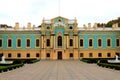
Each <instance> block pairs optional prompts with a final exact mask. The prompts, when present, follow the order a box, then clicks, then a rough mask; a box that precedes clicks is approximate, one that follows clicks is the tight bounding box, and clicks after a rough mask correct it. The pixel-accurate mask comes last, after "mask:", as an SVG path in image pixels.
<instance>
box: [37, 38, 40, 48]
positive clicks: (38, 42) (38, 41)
mask: <svg viewBox="0 0 120 80" xmlns="http://www.w3.org/2000/svg"><path fill="white" fill-rule="evenodd" d="M39 46H40V40H39V39H36V47H39Z"/></svg>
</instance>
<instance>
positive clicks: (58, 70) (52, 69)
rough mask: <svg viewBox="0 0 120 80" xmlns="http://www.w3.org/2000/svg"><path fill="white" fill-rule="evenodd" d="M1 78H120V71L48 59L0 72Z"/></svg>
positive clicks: (59, 79) (66, 79)
mask: <svg viewBox="0 0 120 80" xmlns="http://www.w3.org/2000/svg"><path fill="white" fill-rule="evenodd" d="M0 80H120V71H117V70H113V69H107V68H102V67H99V66H97V65H96V64H87V63H84V62H81V61H79V60H56V61H52V60H50V61H48V60H47V61H39V62H37V63H34V64H25V66H23V67H21V68H18V69H15V70H11V71H8V72H3V73H0Z"/></svg>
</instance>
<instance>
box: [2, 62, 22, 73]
mask: <svg viewBox="0 0 120 80" xmlns="http://www.w3.org/2000/svg"><path fill="white" fill-rule="evenodd" d="M23 65H24V64H12V65H8V66H0V72H2V71H3V72H5V71H8V70H12V69H16V68H19V67H22V66H23Z"/></svg>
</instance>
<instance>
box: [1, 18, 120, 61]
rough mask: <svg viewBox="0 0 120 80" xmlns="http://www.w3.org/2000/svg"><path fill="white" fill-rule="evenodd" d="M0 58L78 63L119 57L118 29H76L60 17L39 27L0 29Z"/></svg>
mask: <svg viewBox="0 0 120 80" xmlns="http://www.w3.org/2000/svg"><path fill="white" fill-rule="evenodd" d="M0 54H4V56H5V58H6V59H31V58H37V59H52V60H56V59H80V58H114V57H115V55H116V54H117V55H118V56H119V57H120V27H118V24H117V23H116V24H114V25H113V26H111V27H110V28H106V27H103V28H100V27H97V24H96V23H95V24H94V26H93V27H91V24H90V23H89V24H88V25H87V26H85V25H84V27H78V23H77V20H76V19H67V18H63V17H61V16H58V17H56V18H53V19H51V20H45V19H43V20H42V24H41V25H40V26H39V27H35V26H31V23H28V25H27V27H23V28H22V27H20V26H19V23H16V24H15V27H0Z"/></svg>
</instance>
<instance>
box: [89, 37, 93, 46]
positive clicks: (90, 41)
mask: <svg viewBox="0 0 120 80" xmlns="http://www.w3.org/2000/svg"><path fill="white" fill-rule="evenodd" d="M92 44H93V41H92V39H89V46H90V47H91V46H93V45H92Z"/></svg>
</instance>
